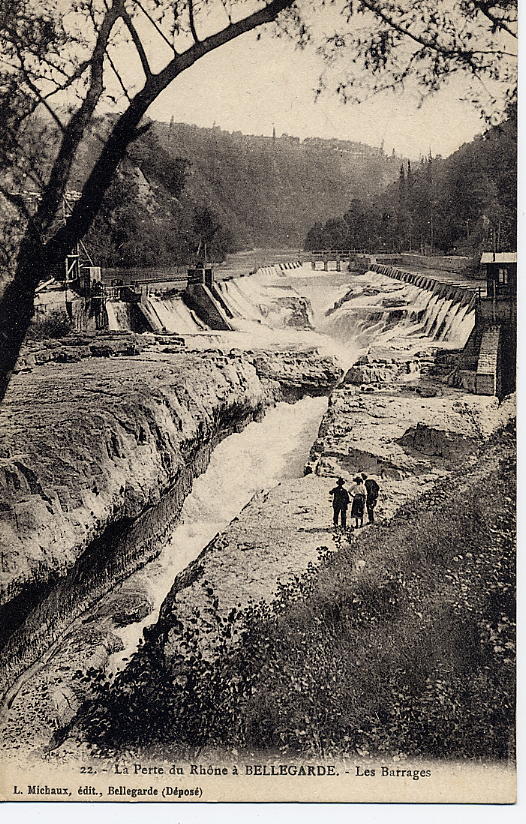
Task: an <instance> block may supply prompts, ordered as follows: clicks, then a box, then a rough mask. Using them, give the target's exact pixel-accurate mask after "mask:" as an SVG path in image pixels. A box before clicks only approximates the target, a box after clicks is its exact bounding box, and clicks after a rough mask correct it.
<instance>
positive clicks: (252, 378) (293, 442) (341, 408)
mask: <svg viewBox="0 0 526 824" xmlns="http://www.w3.org/2000/svg"><path fill="white" fill-rule="evenodd" d="M216 286H217V289H218V291H219V295H220V301H221V305H222V306H223V307H224V309H225V311H226V312H228V313H229V323H230V325H231V327H232V329H231V331H217V330H212V329H209V328H206V325H205V324H204V323H203V322H202V320H200V319H199V318H197V317H196V315H195V314H194V313H193V312H192V310H191V309H189V308H188V306H186V305H185V304H184V303H183V302H182V301H181V300H180V299H178V298H176V297H175V298H174V297H173V296H171V297H168V298H167V299H166V300H164V299H163V296H162V295H152V296H150V297H149V298H148V301H147V306H146V309H145V313H146V315H148V316H149V318H150V326H151V327H153V329H154V331H150V332H146V333H142V334H140V333H139V332H138V331H137V330H136V327H134V321H133V318H131V317H130V314H129V312H128V311H127V308H126V306H123V305H121V304H120V303H119V302H118V301H115V302H113V304H112V303H111V302H110V304H109V305H108V317H109V319H110V330H109V332H107V333H104V334H103V335H102V336H99V337H98V338H97V342H95V339H94V337H93V336H90V335H89V334H85V335H84V336H83V335H82V334H81V333H79V334H77V335H76V336H72V337H71V339H68V338H65V339H63V340H62V341H55V342H53V345H50V344H49V342H47V343H46V342H44V343H33V344H31V346H28V347H26V351H25V352H23V353H22V358H21V362H20V369H19V372H18V374H17V375H16V377H15V379H14V380H13V383H12V386H11V387H10V392H9V396H8V400H7V403H6V404H5V406H4V409H3V411H2V416H3V418H4V424H5V426H4V431H5V435H4V440H3V445H2V453H1V471H0V483H1V486H2V491H3V501H4V503H3V507H2V512H1V513H0V514H1V517H2V521H1V523H2V531H3V542H4V545H5V546H6V547H8V548H9V551H8V552H6V553H5V555H4V556H3V564H4V576H3V578H4V582H5V589H4V592H3V602H2V603H3V609H4V611H5V615H6V617H7V616H8V617H9V620H8V621H6V622H5V626H6V632H5V637H4V639H3V648H2V652H1V656H2V665H3V666H2V669H3V672H4V677H5V680H4V681H3V683H2V692H3V694H4V708H3V713H2V731H3V736H4V740H5V746H6V747H7V749H9V750H11V751H13V750H14V751H15V752H16V750H20V749H25V748H28V747H32V748H39V747H40V748H44V749H45V748H46V747H49V746H50V744H51V743H52V742H54V744H53V746H57V745H58V743H57V742H60V743H61V742H62V740H63V738H64V735H63V734H62V733H61V731H63V730H66V731H67V730H69V728H70V725H71V724H72V723H73V722H74V719H75V717H76V714H77V713H78V711H79V709H80V708H81V707H82V704H83V702H84V701H85V700H86V698H87V697H89V695H90V689H91V687H90V685H89V683H87V682H84V681H82V680H79V679H78V678H75V673H76V672H78V671H84V672H86V671H87V670H88V669H92V670H95V671H100V672H106V673H113V674H115V673H117V672H120V673H121V677H124V678H126V671H127V669H128V668H129V659H130V658H133V656H134V655H135V656H139V657H140V656H141V655H143V654H147V653H145V652H144V650H147V649H148V646H149V645H150V646H151V645H154V646H156V648H160V649H162V650H163V656H164V659H165V661H166V662H167V666H168V667H171V666H173V667H175V663H173V662H175V661H176V660H177V655H178V641H177V637H178V635H180V633H181V626H183V627H184V626H185V625H188V626H189V625H190V623H191V622H193V621H194V618H195V610H196V609H197V610H200V613H201V614H202V613H203V612H204V611H206V608H207V603H208V600H209V596H208V595H207V591H206V589H207V587H208V588H210V589H211V590H212V591H213V593H214V594H215V597H217V598H218V602H219V603H218V607H217V611H218V614H219V615H221V616H223V618H225V616H228V614H229V613H230V612H231V610H232V609H234V610H238V611H240V612H241V613H242V612H243V611H244V610H246V609H247V608H249V607H250V605H251V604H254V603H257V602H258V601H261V600H263V601H264V602H266V603H268V604H272V602H273V600H274V599H275V597H276V593H277V592H278V591H279V587H280V585H281V586H283V585H284V584H286V582H287V581H290V580H294V578H295V577H297V576H301V575H302V574H303V573H304V572H305V571H306V570H307V568H308V567H309V566H310V565H314V566H316V565H317V564H318V562H319V548H320V547H325V548H326V550H327V551H329V550H330V551H333V550H334V551H338V544H337V543H336V544H335V543H334V541H333V536H332V530H331V527H330V511H329V510H330V505H329V504H328V501H327V492H328V489H329V485H330V484H331V482H332V481H331V479H332V480H333V479H334V477H335V476H336V477H337V476H338V475H342V476H343V477H344V478H346V479H350V478H352V477H353V475H354V474H356V472H358V471H365V472H367V473H369V474H372V475H374V476H375V477H378V478H379V482H380V486H381V498H380V502H379V506H378V515H379V519H380V521H382V522H389V520H390V519H391V518H393V516H394V515H395V513H396V512H397V510H398V508H399V507H400V505H402V504H403V503H404V502H406V501H410V500H413V499H415V498H418V497H420V496H422V495H425V494H426V493H429V492H430V491H431V490H432V489H433V488H434V487H435V486H436V484H437V483H440V482H443V481H444V480H445V479H447V478H448V477H449V476H450V475H451V473H452V472H454V471H455V469H456V467H457V466H458V463H459V461H463V462H464V463H465V466H466V467H467V466H473V467H474V466H476V462H477V459H478V455H479V453H480V450H481V448H482V447H483V445H484V443H486V442H487V441H488V439H489V438H491V437H492V436H493V434H494V433H495V431H496V430H497V429H498V427H499V426H503V425H505V424H506V423H507V421H508V419H509V418H510V417H511V416H512V414H513V406H512V404H511V403H510V402H506V401H505V402H504V403H502V404H501V403H500V402H499V401H498V399H496V398H493V397H481V396H475V395H470V394H468V393H466V392H464V391H462V390H459V389H457V388H455V387H454V386H450V385H449V384H448V380H447V379H448V375H449V373H450V372H451V371H452V370H453V368H454V363H455V353H456V352H458V350H459V349H461V348H462V347H463V345H464V344H465V342H466V340H467V339H468V337H469V335H470V333H471V330H472V327H473V323H474V311H473V304H472V301H471V295H469V294H467V295H466V293H462V291H460V290H457V291H458V294H456V293H455V291H454V290H447V289H443V288H440V287H436V286H434V285H433V282H432V281H430V280H429V279H428V282H427V284H426V283H424V282H422V285H421V286H417V285H415V284H413V283H407V282H402V281H400V280H397V279H395V278H393V277H390V276H389V275H387V274H383V273H381V272H378V271H367V272H364V273H363V274H355V273H348V272H342V273H337V272H328V273H322V272H315V271H312V270H310V269H309V268H308V267H307V266H294V267H285V266H279V267H278V266H275V267H272V266H269V267H265V268H263V269H260V270H259V271H258V272H257V273H256V274H254V275H251V276H246V277H236V278H232V279H230V280H224V281H219V282H218V283H217V284H216ZM141 311H142V310H141ZM143 314H144V313H143ZM155 324H158V327H157V330H155ZM327 398H328V400H327ZM15 441H16V447H15ZM374 529H375V528H369V530H370V531H369V535H370V536H373V539H374ZM352 540H353V541H355V542H356V541H359V537H356V536H352ZM369 540H372V538H369ZM331 545H332V546H331ZM361 560H364V559H363V558H362V559H361ZM359 561H360V559H357V560H355V565H356V564H358V565H357V566H356V571H357V573H359V572H360V570H362V569H363V566H364V565H365V561H364V565H361V564H360V563H359ZM204 584H206V586H204ZM143 633H144V639H145V640H144V641H142V640H141V639H142V635H143ZM138 645H139V651H138V652H136V650H137V647H138ZM204 649H205V651H206V645H205V647H204ZM131 672H132V676H131V677H133V669H132V670H131ZM57 733H58V737H57Z"/></svg>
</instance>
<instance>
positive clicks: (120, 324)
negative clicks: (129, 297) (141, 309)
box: [106, 300, 132, 332]
mask: <svg viewBox="0 0 526 824" xmlns="http://www.w3.org/2000/svg"><path fill="white" fill-rule="evenodd" d="M130 309H131V305H130V304H129V303H126V302H125V301H123V300H108V301H106V315H107V318H108V329H109V330H110V331H112V332H125V331H129V330H131V328H132V325H131V317H130Z"/></svg>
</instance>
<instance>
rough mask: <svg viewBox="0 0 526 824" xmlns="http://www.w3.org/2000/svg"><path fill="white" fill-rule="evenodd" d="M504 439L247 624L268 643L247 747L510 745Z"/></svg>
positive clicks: (510, 584) (510, 504)
mask: <svg viewBox="0 0 526 824" xmlns="http://www.w3.org/2000/svg"><path fill="white" fill-rule="evenodd" d="M514 449H515V446H514V437H513V433H512V432H510V431H505V432H503V433H501V435H500V437H499V439H498V440H497V442H495V443H493V444H491V445H490V446H488V447H487V448H486V449H485V452H484V454H483V455H482V457H481V460H480V462H479V463H478V465H477V467H476V469H475V470H474V471H473V472H471V473H470V474H469V475H467V476H465V475H464V473H463V472H460V473H459V475H458V476H457V477H456V478H454V479H453V480H452V481H448V482H447V483H445V484H442V485H441V486H440V487H437V488H436V489H435V490H434V492H433V493H431V494H429V495H427V496H425V497H424V498H422V499H421V500H419V501H418V502H417V503H416V504H414V505H412V506H411V505H406V506H404V507H402V508H401V509H400V510H399V512H398V513H397V516H396V517H395V518H394V519H393V520H392V521H391V522H390V523H387V524H382V525H378V526H376V527H374V528H372V529H368V530H367V532H366V533H363V534H362V536H360V539H358V540H357V541H355V542H353V543H352V544H351V545H350V546H346V547H345V548H342V550H341V552H339V553H338V554H336V555H334V556H333V557H332V558H329V559H328V560H327V562H326V564H325V565H324V566H323V568H322V569H321V570H320V571H319V572H318V573H317V574H315V576H314V578H313V579H312V581H311V582H310V585H309V592H308V594H307V595H306V596H303V597H301V598H300V599H299V600H297V601H295V602H294V601H293V602H292V603H290V604H289V605H288V606H286V607H285V609H284V610H283V611H282V612H281V614H279V615H278V616H277V617H275V618H270V619H269V621H268V624H267V626H266V627H260V628H259V629H258V631H257V632H258V634H259V637H260V638H261V637H262V636H267V637H268V639H269V641H270V647H271V654H270V656H269V660H268V663H266V664H263V667H262V670H261V672H260V675H259V678H258V683H257V687H256V691H255V693H254V695H253V697H252V698H250V700H249V701H248V703H247V706H246V707H245V709H244V711H243V718H242V719H241V724H242V727H243V728H244V731H245V739H246V744H247V745H249V746H250V747H256V748H257V747H265V748H266V747H270V748H276V747H278V748H282V749H283V748H284V749H288V748H292V749H295V748H305V746H306V747H307V749H312V750H314V751H318V752H319V751H322V752H327V751H334V750H340V749H343V750H347V751H350V752H355V751H358V752H360V753H362V754H367V753H376V752H389V753H405V754H412V755H417V754H422V755H428V756H439V757H445V756H459V757H479V756H481V757H494V758H506V757H508V756H509V755H511V752H510V749H512V747H511V744H510V740H511V732H510V730H511V727H512V725H513V715H514V698H513V695H514V655H513V650H514V617H515V615H514V563H515V558H514V505H515V501H514V484H515V477H514V470H515V464H514V461H515V454H514ZM357 559H364V560H365V562H366V563H365V567H363V569H362V571H357V569H356V564H355V563H354V562H355V561H356V560H357ZM358 566H359V565H358ZM293 598H294V595H293ZM286 600H287V596H285V601H286ZM254 643H255V645H256V647H257V641H256V639H254Z"/></svg>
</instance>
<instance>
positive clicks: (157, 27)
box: [134, 0, 177, 56]
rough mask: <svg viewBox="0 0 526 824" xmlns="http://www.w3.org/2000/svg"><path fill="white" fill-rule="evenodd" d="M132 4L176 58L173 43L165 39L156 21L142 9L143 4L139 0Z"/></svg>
mask: <svg viewBox="0 0 526 824" xmlns="http://www.w3.org/2000/svg"><path fill="white" fill-rule="evenodd" d="M134 2H135V3H136V4H137V6H138V7H139V8H140V10H141V11H142V13H143V14H144V16H145V17H147V18H148V20H149V21H150V23H151V24H152V26H153V27H154V29H155V31H156V32H157V34H158V35H159V36H160V37H162V39H163V40H164V42H165V43H166V45H167V46H169V47H170V49H171V51H172V52H173V54H174V55H176V56H177V52H176V50H175V48H174V44H173V43H170V40H169V39H168V38H167V36H166V35H165V33H164V32H163V30H162V28H161V27H160V26H159V25H158V23H157V21H156V20H155V18H154V17H152V16H151V14H150V13H149V12H148V11H147V10H146V9H145V8H144V6H143V4H142V3H141V2H140V0H134Z"/></svg>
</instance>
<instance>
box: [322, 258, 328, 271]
mask: <svg viewBox="0 0 526 824" xmlns="http://www.w3.org/2000/svg"><path fill="white" fill-rule="evenodd" d="M323 271H324V272H328V271H329V258H328V257H324V258H323Z"/></svg>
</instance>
